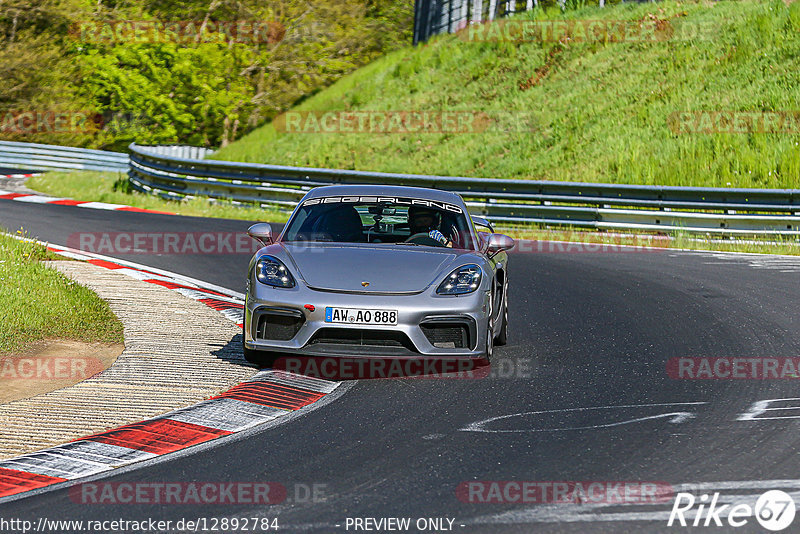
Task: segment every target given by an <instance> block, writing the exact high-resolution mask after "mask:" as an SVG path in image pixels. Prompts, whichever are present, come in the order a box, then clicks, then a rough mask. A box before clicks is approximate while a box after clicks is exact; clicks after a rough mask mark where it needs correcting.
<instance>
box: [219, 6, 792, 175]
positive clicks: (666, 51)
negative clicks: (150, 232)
mask: <svg viewBox="0 0 800 534" xmlns="http://www.w3.org/2000/svg"><path fill="white" fill-rule="evenodd" d="M529 19H532V20H536V21H539V22H544V21H554V20H555V21H564V20H584V21H589V20H595V21H598V20H605V21H608V22H609V23H611V24H614V23H616V21H627V22H629V23H631V25H630V26H629V27H632V28H637V27H638V25H639V23H647V22H648V21H649V22H654V23H657V24H658V25H660V27H662V26H663V27H665V28H668V29H674V33H670V32H666V33H664V34H662V35H661V37H659V38H655V39H652V40H647V39H637V38H635V36H634V38H631V39H621V40H617V41H613V40H611V41H605V42H604V41H598V40H591V39H572V40H568V39H564V40H562V41H559V42H553V40H552V39H549V40H548V39H545V40H541V39H539V40H535V39H528V40H526V41H525V42H469V41H468V40H465V39H466V38H465V37H464V35H462V36H455V35H446V36H441V37H437V38H434V39H433V40H432V41H431V42H429V43H428V44H426V45H424V46H419V47H416V48H411V47H409V48H406V49H403V50H400V51H397V52H395V53H392V54H389V55H388V56H385V57H383V58H381V59H379V60H378V61H375V62H374V63H372V64H370V65H368V66H366V67H363V68H361V69H359V70H358V71H356V72H354V73H353V74H351V75H349V76H347V77H345V78H343V79H341V80H340V81H338V82H337V83H335V84H334V85H332V86H331V87H329V88H328V89H326V90H324V91H321V92H320V93H318V94H317V95H314V96H313V97H311V98H308V99H307V100H305V101H303V102H302V103H301V104H300V105H298V106H297V107H296V108H294V109H295V110H296V111H309V110H315V111H320V112H325V111H437V110H447V111H465V112H472V111H479V112H485V113H487V114H488V115H489V116H495V115H502V116H507V115H508V114H512V116H514V115H513V114H518V116H519V117H521V118H520V121H519V123H518V124H517V123H513V122H512V123H511V124H510V126H512V128H511V129H512V130H513V129H514V128H513V127H514V126H516V125H519V126H523V127H524V128H529V131H513V132H510V133H502V132H492V131H486V132H484V133H468V134H460V133H452V132H451V133H370V132H365V133H327V132H325V131H319V130H317V132H318V133H315V129H314V128H313V127H311V126H308V124H313V123H308V122H303V123H302V124H303V126H302V129H303V130H304V132H301V133H283V132H281V131H278V129H276V125H279V124H280V123H279V122H278V123H274V124H269V125H266V126H264V127H262V128H260V129H257V130H255V131H253V132H251V133H250V134H249V135H247V136H245V137H243V138H242V139H240V140H239V141H236V142H234V143H232V144H230V145H228V146H227V147H225V148H223V149H221V150H220V151H219V152H218V153H217V154H215V155H214V158H215V159H227V160H234V161H248V162H259V163H273V164H283V165H299V166H312V167H332V168H340V169H359V170H372V171H386V172H408V173H423V174H438V175H455V176H474V177H484V178H523V179H545V180H568V181H590V182H609V183H635V184H659V185H682V186H714V187H728V186H730V187H761V188H797V187H798V184H800V146H799V145H798V143H800V136H799V135H798V129H797V125H796V124H790V125H788V131H785V132H783V133H759V131H758V130H759V126H758V125H755V126H754V127H753V128H752V129H753V131H752V132H750V133H747V132H745V133H712V131H713V130H714V129H715V128H716V126H715V123H710V124H708V125H706V123H705V122H703V121H697V122H696V123H695V122H694V121H688V122H689V125H688V126H687V125H686V124H684V123H683V122H682V121H683V120H684V119H682V118H681V119H679V120H677V122H676V117H683V116H682V115H679V114H680V113H681V112H697V111H705V112H712V113H713V112H728V111H740V112H752V113H758V112H786V113H787V114H788V116H790V117H796V116H797V115H796V113H797V112H798V107H797V106H798V101H799V100H800V39H798V38H797V35H798V31H799V30H800V2H794V3H790V4H789V5H788V6H787V5H786V4H784V3H783V2H781V1H778V0H769V1H752V0H744V1H737V2H705V1H702V2H694V1H689V2H685V1H680V2H678V1H674V0H665V1H663V2H658V3H635V2H628V3H624V4H618V5H614V6H609V7H606V8H602V9H601V8H599V7H597V6H596V5H595V6H587V7H584V8H580V9H577V10H575V11H567V12H566V13H565V14H562V13H560V12H559V11H558V10H550V9H548V10H542V9H535V10H533V11H531V12H527V13H525V14H523V15H520V16H519V17H517V18H516V20H529ZM465 31H466V32H469V31H470V30H469V29H467V30H465ZM489 34H490V32H489V31H487V32H486V35H489ZM534 35H535V33H534ZM503 114H505V115H503ZM712 118H713V116H712ZM794 120H795V121H796V119H794ZM354 123H355V121H354V120H351V121H350V125H349V126H347V127H349V128H351V129H352V128H353V124H354ZM726 125H727V126H731V125H730V123H727V122H724V121H723V123H722V124H720V125H719V126H721V127H723V128H724V127H725V126H726ZM684 126H686V127H685V128H684ZM785 126H787V125H786V124H785ZM336 127H337V126H336V123H334V128H336ZM693 128H694V129H695V130H698V129H699V130H700V131H699V132H697V133H695V132H693V131H687V130H692V129H693ZM736 128H739V129H741V128H743V127H741V126H736ZM340 129H341V130H342V131H344V130H345V129H346V127H345V126H342V127H341V128H340ZM744 129H745V130H747V129H748V128H747V127H744ZM764 129H766V130H769V128H762V130H764ZM305 132H308V133H305Z"/></svg>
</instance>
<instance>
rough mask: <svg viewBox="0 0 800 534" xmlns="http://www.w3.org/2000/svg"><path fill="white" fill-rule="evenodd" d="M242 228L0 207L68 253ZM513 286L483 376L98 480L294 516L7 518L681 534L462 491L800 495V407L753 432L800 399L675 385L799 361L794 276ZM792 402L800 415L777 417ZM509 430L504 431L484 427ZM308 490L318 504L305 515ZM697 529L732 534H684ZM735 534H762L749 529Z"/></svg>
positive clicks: (695, 272)
mask: <svg viewBox="0 0 800 534" xmlns="http://www.w3.org/2000/svg"><path fill="white" fill-rule="evenodd" d="M248 225H249V224H248V223H247V222H243V221H231V220H213V219H201V218H191V217H176V216H168V215H154V214H141V213H121V212H106V211H100V210H86V209H79V208H75V207H69V206H51V205H33V204H24V203H21V202H13V201H7V200H0V226H3V227H5V228H7V229H10V230H12V231H13V230H16V229H18V228H20V227H21V226H22V227H24V228H25V229H26V230H27V231H28V233H29V235H30V236H33V237H39V238H41V239H44V240H48V241H49V242H51V243H55V244H62V245H65V244H67V241H68V239H69V236H70V235H71V234H74V233H76V232H97V231H108V232H113V231H131V232H188V231H200V230H203V231H215V232H228V231H230V232H243V231H245V230H246V228H247V227H248ZM108 255H114V254H108ZM116 256H117V257H120V258H122V259H128V260H131V261H136V262H139V263H143V264H146V265H149V266H153V267H158V268H162V269H167V270H171V271H174V272H177V273H180V274H183V275H188V276H191V277H194V278H198V279H201V280H204V281H207V282H211V283H214V284H218V285H220V286H223V287H227V288H230V289H233V290H235V291H243V290H244V289H243V287H244V280H245V269H246V266H247V262H248V260H249V256H247V255H244V254H240V255H232V254H219V255H203V254H180V255H175V254H173V255H160V256H155V255H146V254H130V255H116ZM509 276H510V280H511V282H510V283H511V292H510V305H511V307H510V338H509V344H508V345H507V346H506V347H502V348H498V349H497V350H496V352H495V360H494V361H493V363H492V376H489V377H486V378H480V379H405V380H359V381H358V382H355V383H352V387H350V388H349V389H347V390H346V391H345V392H344V393H343V394H342V395H341V396H340V397H339V398H337V399H335V400H333V401H332V402H330V403H329V404H327V405H325V406H322V407H321V408H319V409H317V410H315V411H313V412H310V413H308V414H307V415H305V416H302V417H298V418H296V419H294V420H292V421H290V422H288V423H286V424H284V425H281V426H276V427H274V428H268V429H264V430H260V431H256V432H250V433H247V434H245V435H244V437H237V438H236V439H230V440H226V439H223V440H220V441H219V442H216V443H217V444H216V445H215V446H213V447H208V448H204V449H201V450H198V451H192V450H191V449H190V450H189V451H188V452H187V453H177V454H175V455H170V456H167V457H165V458H164V459H162V460H161V461H159V462H154V463H148V464H142V465H140V466H137V468H135V469H132V470H129V471H126V472H123V473H120V474H117V475H116V476H112V477H107V478H105V479H104V481H113V482H150V483H167V482H169V483H173V482H192V481H203V482H247V481H259V482H264V481H269V482H277V483H281V484H283V485H284V486H285V487H286V488H288V492H289V494H288V499H287V500H286V501H285V502H282V503H280V504H275V505H272V506H264V505H258V506H253V505H235V506H231V505H224V506H223V505H216V506H215V505H196V504H183V505H142V504H115V505H103V504H82V503H78V502H75V500H74V499H72V498H70V495H69V493H68V491H67V490H66V489H61V490H56V491H50V492H45V493H41V494H37V495H32V496H28V497H25V498H22V499H19V500H16V501H13V502H9V503H5V504H0V516H2V517H6V518H8V517H14V518H22V519H31V520H34V521H35V520H37V519H38V518H40V517H47V518H60V519H70V520H81V519H83V520H104V519H120V518H121V519H130V520H142V519H147V518H154V519H157V520H173V521H177V520H180V519H182V518H195V519H196V518H202V517H205V518H212V517H216V518H222V517H226V518H232V517H237V518H239V517H241V518H244V517H270V518H272V517H277V518H278V522H279V525H280V530H281V531H289V532H295V531H297V532H346V531H350V532H353V531H354V528H353V527H352V526H351V527H350V528H349V530H346V527H345V526H346V520H347V518H367V517H371V518H388V517H410V518H412V522H413V521H416V519H417V518H450V519H453V520H454V522H453V526H452V530H453V531H455V532H465V533H472V532H521V533H525V532H576V533H577V532H607V533H617V532H670V531H674V530H680V528H679V527H672V528H669V527H667V525H666V516H665V515H664V514H668V512H669V510H670V509H671V507H672V499H669V500H667V501H666V502H664V503H663V504H661V505H652V504H642V505H633V506H631V505H628V506H625V507H623V506H615V505H585V504H584V505H581V504H577V505H555V504H549V505H548V504H530V503H528V504H521V503H516V502H504V503H482V502H468V501H469V499H459V496H461V497H463V495H457V488H458V487H459V485H460V484H462V483H466V482H470V481H540V482H541V481H629V482H630V481H658V482H661V483H666V484H669V485H671V486H672V487H674V488H683V491H689V490H690V489H691V488H695V489H696V490H697V491H695V494H697V495H699V494H700V493H703V492H708V493H710V492H714V491H719V492H721V493H723V494H738V495H741V494H760V493H763V492H764V491H766V490H768V489H784V490H785V491H787V492H791V491H797V490H798V488H800V462H798V451H800V409H797V410H783V411H780V412H778V411H772V412H761V414H762V415H764V414H766V415H775V414H779V415H780V416H781V418H779V419H760V418H759V417H758V416H756V417H755V418H754V419H748V418H747V417H744V418H743V417H742V414H746V413H755V412H752V410H751V407H752V406H753V404H754V403H756V402H757V401H765V400H771V399H793V398H795V397H800V394H799V393H800V388H798V384H797V383H796V382H794V381H793V380H791V379H784V380H747V379H742V380H679V379H673V378H670V376H668V374H667V362H668V360H669V359H670V358H676V357H686V356H691V357H743V358H758V357H786V356H792V357H796V356H798V355H800V328H799V327H800V307H799V306H798V302H800V284H798V281H800V259H798V260H789V259H785V258H783V259H781V258H774V259H764V260H752V259H751V258H750V257H747V256H736V255H712V254H707V253H691V252H675V251H647V252H643V251H641V250H638V251H626V252H621V251H619V249H617V250H615V251H613V252H594V253H590V252H559V251H557V250H556V251H554V252H547V253H538V252H537V253H514V254H512V257H511V269H510V273H509ZM43 298H46V296H43ZM179 339H180V333H179V332H176V341H179ZM799 376H800V375H799ZM792 402H794V405H796V406H800V400H797V401H783V402H782V404H780V405H781V406H784V407H791V406H792ZM778 405H779V404H778V403H773V404H772V405H771V406H778ZM763 406H770V405H768V404H764V405H763ZM531 412H537V413H531ZM517 414H522V415H517ZM501 416H511V417H505V418H502V419H495V420H493V421H488V422H487V421H486V420H488V419H492V418H498V417H501ZM32 423H33V422H32ZM313 485H317V487H318V488H319V489H320V491H319V494H318V498H316V499H306V498H303V497H304V495H302V494H303V488H309V487H313ZM298 492H299V493H301V495H297V494H296V493H298ZM796 500H797V499H796ZM465 501H467V502H465ZM337 525H339V526H337ZM445 525H447V522H446V521H445ZM462 525H463V526H462ZM727 528H728V530H729V529H730V527H727ZM795 528H797V527H796V526H795ZM698 529H699V530H700V531H703V530H713V531H720V530H722V529H719V528H717V529H714V528H713V527H708V528H703V527H696V528H691V527H690V530H692V531H695V530H698ZM683 530H687V529H683ZM790 530H791V529H790ZM411 531H416V530H415V529H412V530H411ZM438 531H441V530H438ZM735 531H736V532H764V530H763V529H761V528H760V527H759V526H758V524H757V523H756V522H755V521H754V520H753V519H752V518H751V519H750V522H749V523H748V525H746V526H745V527H743V528H738V529H735ZM788 531H789V530H787V532H788ZM795 531H797V530H795Z"/></svg>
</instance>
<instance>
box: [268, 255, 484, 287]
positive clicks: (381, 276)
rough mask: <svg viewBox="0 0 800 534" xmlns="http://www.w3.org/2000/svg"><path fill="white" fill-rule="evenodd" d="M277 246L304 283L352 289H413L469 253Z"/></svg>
mask: <svg viewBox="0 0 800 534" xmlns="http://www.w3.org/2000/svg"><path fill="white" fill-rule="evenodd" d="M283 248H284V250H285V251H286V255H287V256H288V259H289V261H290V262H291V263H292V264H293V265H292V267H293V270H294V272H295V273H297V274H299V275H300V277H301V278H302V279H303V280H304V281H305V282H306V284H307V285H308V286H309V287H311V288H313V289H321V290H327V291H346V292H357V293H419V292H421V291H424V290H425V289H426V288H427V287H429V286H430V285H431V284H433V283H435V282H439V281H440V279H441V278H444V276H446V275H447V274H448V273H449V272H450V271H448V268H450V266H451V265H453V264H454V263H455V262H456V258H458V257H460V256H463V255H466V254H469V251H461V250H452V249H435V248H429V247H414V246H403V245H400V246H398V245H377V246H376V245H308V244H306V245H303V246H295V245H290V244H283ZM452 268H455V266H454V267H452ZM451 270H452V269H451ZM365 282H367V283H368V285H364V283H365Z"/></svg>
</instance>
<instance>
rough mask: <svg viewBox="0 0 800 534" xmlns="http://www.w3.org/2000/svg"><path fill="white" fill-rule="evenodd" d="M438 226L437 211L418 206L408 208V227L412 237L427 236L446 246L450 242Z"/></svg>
mask: <svg viewBox="0 0 800 534" xmlns="http://www.w3.org/2000/svg"><path fill="white" fill-rule="evenodd" d="M440 224H441V214H440V213H439V212H438V211H436V210H432V209H430V208H423V207H420V206H411V207H409V208H408V226H409V228H410V229H411V235H412V236H413V235H417V234H427V235H428V237H430V238H431V239H434V240H436V241H438V242H439V243H441V244H442V245H444V246H447V245H448V242H449V241H450V240H449V239H447V237H445V236H444V234H442V232H441V231H439V225H440Z"/></svg>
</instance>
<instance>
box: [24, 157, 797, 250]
mask: <svg viewBox="0 0 800 534" xmlns="http://www.w3.org/2000/svg"><path fill="white" fill-rule="evenodd" d="M125 180H126V178H125V176H124V175H117V174H114V173H99V172H88V171H81V172H70V173H57V172H52V173H47V174H42V175H39V176H35V177H33V178H30V179H29V180H28V181H27V182H26V185H27V186H28V187H30V188H32V189H35V190H36V191H40V192H42V193H46V194H49V195H53V196H60V197H70V198H75V199H79V200H87V201H97V202H112V203H117V204H127V205H129V206H135V207H138V208H149V209H154V210H159V211H169V212H172V213H179V214H181V215H193V216H198V217H211V218H224V219H242V220H249V221H252V220H261V221H269V222H285V221H286V218H287V215H286V214H285V213H283V212H279V211H274V210H265V209H259V208H252V207H245V206H234V205H230V204H226V203H211V202H209V201H208V200H205V199H199V198H198V199H194V200H191V201H169V200H163V199H160V198H157V197H152V196H149V195H144V194H141V193H138V192H126V190H125V189H126V187H125V186H124V184H123V182H124V181H125ZM498 231H500V232H503V233H506V234H508V235H510V236H512V237H514V238H519V239H532V240H552V241H569V242H579V243H587V244H595V243H605V244H608V245H630V246H653V247H665V248H679V249H691V250H713V251H725V252H754V253H761V254H789V255H800V243H799V242H798V241H797V240H794V241H792V240H791V239H788V238H787V239H780V240H775V241H764V240H763V239H749V238H743V239H735V240H724V239H715V238H703V237H702V235H691V234H682V233H679V234H675V235H671V236H664V235H652V234H646V233H643V234H633V235H620V234H616V233H607V232H594V231H586V230H579V229H569V228H566V229H561V230H553V229H547V228H544V227H539V226H536V225H524V226H514V227H506V228H498Z"/></svg>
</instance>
